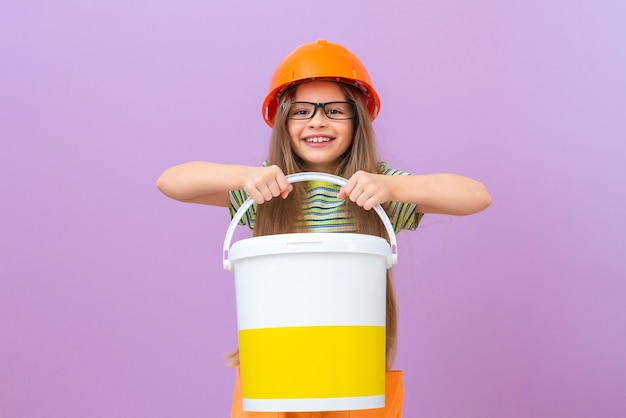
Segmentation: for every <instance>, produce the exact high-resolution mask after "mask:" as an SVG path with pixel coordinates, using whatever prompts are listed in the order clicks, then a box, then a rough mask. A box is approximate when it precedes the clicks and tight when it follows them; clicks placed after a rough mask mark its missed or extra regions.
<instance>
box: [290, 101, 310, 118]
mask: <svg viewBox="0 0 626 418" xmlns="http://www.w3.org/2000/svg"><path fill="white" fill-rule="evenodd" d="M310 114H311V105H309V104H307V103H292V104H291V112H290V115H291V116H296V117H304V116H309V115H310Z"/></svg>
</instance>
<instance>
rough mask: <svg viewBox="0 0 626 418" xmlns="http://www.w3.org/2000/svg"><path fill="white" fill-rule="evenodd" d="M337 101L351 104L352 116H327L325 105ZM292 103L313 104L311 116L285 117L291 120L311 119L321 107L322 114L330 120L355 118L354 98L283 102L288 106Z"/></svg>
mask: <svg viewBox="0 0 626 418" xmlns="http://www.w3.org/2000/svg"><path fill="white" fill-rule="evenodd" d="M337 103H342V104H350V105H352V109H353V110H354V112H353V114H352V116H350V117H349V118H343V117H341V118H335V117H332V116H329V115H328V113H327V112H326V106H327V105H333V104H337ZM294 104H309V105H313V112H311V116H309V117H306V118H298V117H292V116H287V119H291V120H311V119H313V117H315V114H316V113H317V109H318V108H321V109H322V112H324V116H326V117H327V118H328V119H330V120H350V119H355V118H356V112H357V108H356V102H355V101H354V100H345V101H334V102H326V103H314V102H302V101H297V102H291V103H285V105H286V106H289V107H290V108H291V106H292V105H294Z"/></svg>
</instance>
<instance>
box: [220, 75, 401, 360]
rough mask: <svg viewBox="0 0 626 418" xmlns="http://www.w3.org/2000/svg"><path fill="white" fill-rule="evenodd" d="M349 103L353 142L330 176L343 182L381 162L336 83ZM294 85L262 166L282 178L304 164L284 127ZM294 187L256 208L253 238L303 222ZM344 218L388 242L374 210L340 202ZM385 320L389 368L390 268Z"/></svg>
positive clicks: (365, 117)
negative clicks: (272, 167)
mask: <svg viewBox="0 0 626 418" xmlns="http://www.w3.org/2000/svg"><path fill="white" fill-rule="evenodd" d="M338 85H339V87H340V88H341V90H342V92H343V93H344V95H345V96H346V98H347V99H348V100H352V101H354V102H355V103H356V109H357V111H356V118H355V120H354V133H353V138H352V143H351V145H350V147H349V148H348V149H347V150H346V152H345V153H344V155H343V158H342V159H341V161H340V162H339V164H338V165H337V168H336V170H335V172H334V173H331V174H335V175H337V176H340V177H343V178H350V177H351V176H352V175H353V174H354V173H356V172H357V171H359V170H363V171H367V172H370V173H375V174H378V173H379V172H380V158H379V157H378V150H377V147H376V138H375V134H374V129H373V127H372V123H371V121H370V119H369V114H368V111H367V106H366V104H365V100H364V98H363V94H362V93H361V91H360V90H359V89H358V88H356V87H354V86H351V85H348V84H344V83H338ZM297 88H298V85H296V86H293V87H291V88H290V89H288V90H286V91H285V93H283V95H282V97H281V100H280V104H279V106H278V111H277V112H276V116H275V119H274V129H273V131H272V135H271V140H270V146H269V153H268V154H269V155H268V158H267V162H268V164H270V165H277V166H278V167H280V168H281V169H282V170H283V172H284V173H285V174H293V173H300V172H303V171H304V165H303V161H302V160H301V159H300V158H299V157H298V156H297V155H296V154H295V153H294V152H293V150H292V149H291V141H290V136H289V132H288V129H287V116H288V113H289V105H288V104H289V102H290V101H291V99H292V98H293V96H294V95H295V92H296V89H297ZM293 186H294V189H293V191H292V192H291V193H290V194H289V196H288V197H287V198H286V199H272V200H270V201H268V202H265V203H263V204H262V205H258V207H257V213H256V221H255V227H254V232H253V235H254V236H262V235H273V234H285V233H291V232H295V231H296V225H297V224H298V223H299V221H301V220H302V218H303V210H302V200H303V198H304V195H305V186H304V185H303V184H301V183H294V184H293ZM345 204H346V212H347V216H349V217H352V218H354V220H355V224H356V232H357V233H362V234H368V235H375V236H379V237H383V238H385V239H386V238H387V231H386V229H385V227H384V225H383V224H382V222H381V220H380V218H379V217H378V214H377V213H376V212H375V211H373V210H364V209H363V208H361V207H359V206H358V205H356V204H355V203H354V202H352V201H351V200H350V199H345ZM386 293H387V301H386V305H387V309H386V311H387V318H386V337H387V339H386V364H387V368H391V366H392V364H393V361H394V358H395V354H396V347H397V331H398V327H397V306H396V299H395V293H394V289H393V281H392V275H391V269H388V270H387V292H386ZM237 354H238V353H237V352H234V353H231V355H230V357H231V359H230V360H231V361H230V363H231V364H237V363H238V358H237Z"/></svg>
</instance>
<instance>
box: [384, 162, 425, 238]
mask: <svg viewBox="0 0 626 418" xmlns="http://www.w3.org/2000/svg"><path fill="white" fill-rule="evenodd" d="M380 172H381V174H384V175H386V176H410V174H409V173H406V172H404V171H400V170H394V169H391V168H388V167H387V164H386V163H381V168H380ZM416 209H417V205H416V204H414V203H403V202H393V201H392V202H389V203H388V204H387V205H385V212H387V216H389V220H390V221H391V224H392V225H393V228H394V231H395V233H396V234H397V233H398V232H400V231H402V230H408V231H413V230H415V229H417V226H418V225H419V223H420V221H421V220H422V217H423V216H424V214H423V213H419V212H417V211H416Z"/></svg>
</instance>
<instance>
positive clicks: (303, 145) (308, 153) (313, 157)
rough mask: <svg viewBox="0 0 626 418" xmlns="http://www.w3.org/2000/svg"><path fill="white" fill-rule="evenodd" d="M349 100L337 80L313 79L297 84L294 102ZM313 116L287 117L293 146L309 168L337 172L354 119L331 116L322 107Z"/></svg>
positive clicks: (349, 137)
mask: <svg viewBox="0 0 626 418" xmlns="http://www.w3.org/2000/svg"><path fill="white" fill-rule="evenodd" d="M346 100H348V99H347V97H346V96H345V94H344V93H343V92H342V91H341V89H340V88H339V85H337V84H336V83H334V82H331V81H311V82H308V83H304V84H301V85H299V86H298V87H297V89H296V92H295V94H294V96H293V98H292V101H294V102H312V103H327V102H343V101H346ZM315 110H316V112H315V114H314V115H313V117H312V118H311V119H307V120H294V119H289V120H287V130H288V132H289V137H290V142H291V148H292V150H293V152H294V153H295V154H296V155H297V156H298V157H300V158H301V159H302V161H303V163H304V166H305V167H304V168H305V169H306V170H307V171H319V172H324V173H334V171H335V169H336V168H337V165H338V164H339V162H340V161H341V157H342V156H343V155H344V153H345V152H346V151H347V150H348V148H350V145H351V144H352V136H353V132H354V119H344V120H336V119H329V118H328V117H327V116H326V115H325V114H324V111H323V110H322V109H320V108H316V109H315Z"/></svg>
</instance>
